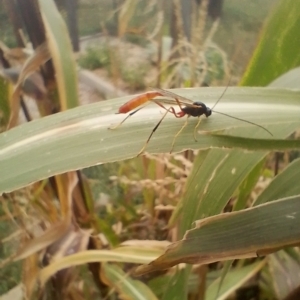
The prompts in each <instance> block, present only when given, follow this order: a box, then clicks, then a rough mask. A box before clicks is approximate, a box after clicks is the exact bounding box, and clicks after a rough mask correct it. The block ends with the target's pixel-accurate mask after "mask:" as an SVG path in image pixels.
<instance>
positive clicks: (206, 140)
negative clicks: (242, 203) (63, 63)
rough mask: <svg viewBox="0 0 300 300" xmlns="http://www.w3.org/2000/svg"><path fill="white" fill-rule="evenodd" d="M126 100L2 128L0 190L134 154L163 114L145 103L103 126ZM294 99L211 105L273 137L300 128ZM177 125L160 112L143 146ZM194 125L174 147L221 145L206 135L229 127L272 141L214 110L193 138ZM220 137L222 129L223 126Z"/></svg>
mask: <svg viewBox="0 0 300 300" xmlns="http://www.w3.org/2000/svg"><path fill="white" fill-rule="evenodd" d="M222 91H223V88H195V89H180V90H178V91H177V92H178V93H179V94H181V95H183V96H186V97H188V98H190V99H192V100H196V99H197V100H198V101H203V102H206V103H207V104H208V105H209V106H212V104H213V103H214V102H215V99H217V98H218V96H219V95H220V94H221V93H222ZM131 98H132V97H123V98H119V99H115V100H111V101H105V102H101V103H96V104H90V105H86V106H82V107H78V108H74V109H71V110H68V111H66V112H62V113H58V114H55V115H52V116H49V117H45V118H42V119H40V120H35V121H32V122H30V123H27V124H24V125H22V126H19V127H17V128H13V129H11V130H9V131H7V132H5V133H2V134H1V135H0V169H1V170H2V174H1V179H0V193H3V192H10V191H13V190H15V189H18V188H21V187H23V186H26V185H28V184H30V183H32V182H35V181H38V180H41V179H44V178H48V177H50V176H53V175H56V174H60V173H64V172H68V171H71V170H76V169H82V168H85V167H88V166H91V165H95V164H100V163H105V162H112V161H117V160H124V159H128V158H132V157H134V156H136V155H137V153H138V152H139V151H140V149H141V147H142V146H143V145H144V142H145V140H146V139H147V137H148V136H149V134H150V132H151V130H152V128H153V127H154V126H155V124H157V122H158V121H159V119H160V118H161V115H162V114H161V109H160V108H158V107H157V106H156V105H154V104H153V105H149V106H147V107H146V108H145V109H143V110H141V111H140V112H138V113H137V114H135V115H134V116H132V117H131V118H130V120H128V121H127V122H125V123H124V124H123V125H122V126H121V127H119V128H118V129H116V130H108V127H109V126H111V125H112V124H116V123H118V122H120V121H121V120H122V119H123V118H124V116H123V115H116V114H115V112H116V111H117V110H118V107H119V106H120V105H121V104H123V103H124V102H125V101H126V100H129V99H131ZM299 98H300V93H299V92H297V91H290V90H283V89H268V88H230V89H229V90H228V91H227V94H226V95H225V97H224V98H223V99H222V103H221V104H219V105H218V110H219V111H222V112H226V113H230V114H232V115H236V116H239V117H240V118H245V119H247V120H250V121H253V122H256V123H259V124H261V125H264V126H266V127H267V128H268V129H269V130H270V131H271V132H273V134H274V137H273V138H274V139H275V140H277V139H282V138H285V137H286V136H287V135H289V134H290V133H291V132H293V131H294V130H296V129H297V128H299V127H300V118H299V114H300V106H299ZM184 122H185V121H184V120H181V119H176V118H174V117H173V116H172V115H169V116H167V117H166V118H165V120H164V122H162V124H161V126H160V127H159V128H158V130H157V131H156V132H155V134H154V136H153V138H152V139H151V140H150V143H149V147H148V148H147V151H148V152H152V153H163V152H168V151H169V150H170V146H171V143H172V141H173V137H174V135H175V134H176V133H177V132H178V130H179V129H180V128H181V127H182V125H183V123H184ZM195 125H196V120H193V119H191V120H190V121H189V125H188V126H187V127H186V128H185V130H184V131H183V132H182V134H181V135H179V137H178V139H177V140H176V143H175V147H174V151H176V152H178V151H183V150H185V149H207V148H211V147H223V144H222V143H220V142H219V141H218V139H216V137H214V136H211V135H208V134H207V133H208V132H213V131H219V132H220V131H221V130H225V129H229V128H235V129H233V130H232V132H233V134H234V135H242V137H251V138H263V139H266V138H269V139H270V141H272V139H273V138H272V137H270V136H269V135H268V134H267V133H265V132H264V131H263V130H262V129H259V128H257V127H255V126H253V125H250V124H247V123H244V122H241V121H239V120H235V119H231V118H228V117H226V116H221V115H217V114H213V115H212V116H210V117H209V118H204V119H203V120H202V122H201V124H200V128H199V131H198V142H195V141H194V139H193V130H194V126H195ZM204 131H205V132H204ZM203 132H204V134H203ZM201 133H202V134H201ZM226 134H227V135H228V134H229V132H228V130H227V131H226ZM289 148H290V147H288V149H289ZM258 149H259V145H258Z"/></svg>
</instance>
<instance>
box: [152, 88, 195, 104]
mask: <svg viewBox="0 0 300 300" xmlns="http://www.w3.org/2000/svg"><path fill="white" fill-rule="evenodd" d="M151 89H152V90H154V91H157V92H158V93H160V94H161V95H162V96H166V97H169V98H173V99H174V100H173V99H159V100H160V101H161V102H163V103H165V104H170V105H174V104H175V105H178V103H177V101H176V100H175V99H177V100H178V101H179V102H180V104H182V105H185V106H194V105H193V103H194V102H193V101H192V100H190V99H188V98H185V97H183V96H180V95H178V94H175V93H172V92H170V91H167V90H163V89H160V88H151ZM156 100H158V99H156Z"/></svg>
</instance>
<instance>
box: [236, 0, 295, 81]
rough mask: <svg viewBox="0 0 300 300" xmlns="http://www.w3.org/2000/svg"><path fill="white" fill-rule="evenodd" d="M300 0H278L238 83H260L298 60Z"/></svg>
mask: <svg viewBox="0 0 300 300" xmlns="http://www.w3.org/2000/svg"><path fill="white" fill-rule="evenodd" d="M299 27H300V1H299V0H296V1H295V0H281V1H280V3H279V5H278V6H277V7H276V9H275V10H274V11H273V13H272V14H271V15H270V18H269V20H268V22H267V24H266V26H265V28H264V30H263V32H262V34H261V37H260V42H259V44H258V46H257V47H256V49H255V52H254V54H253V56H252V59H251V61H250V63H249V65H248V68H247V71H246V73H245V74H244V77H243V79H242V81H241V85H243V86H245V85H251V86H264V85H267V84H269V83H270V82H271V81H272V80H274V79H275V78H277V77H278V76H279V75H281V74H283V73H285V72H287V71H288V70H290V69H292V68H295V67H297V66H299V64H300V52H299V48H300V38H299Z"/></svg>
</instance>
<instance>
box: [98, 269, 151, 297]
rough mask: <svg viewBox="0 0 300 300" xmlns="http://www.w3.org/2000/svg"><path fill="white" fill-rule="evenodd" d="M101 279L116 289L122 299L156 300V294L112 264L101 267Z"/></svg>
mask: <svg viewBox="0 0 300 300" xmlns="http://www.w3.org/2000/svg"><path fill="white" fill-rule="evenodd" d="M101 279H102V281H104V282H105V283H106V284H107V285H108V286H110V287H111V288H113V289H116V290H117V292H118V293H119V297H120V299H130V300H156V299H157V298H156V296H155V295H154V293H153V292H152V291H151V290H150V289H149V288H148V286H147V285H146V284H144V283H143V282H141V281H139V280H134V279H132V278H130V277H129V275H127V274H126V273H124V271H123V270H122V269H121V268H120V267H118V266H116V265H112V264H107V263H104V264H102V266H101Z"/></svg>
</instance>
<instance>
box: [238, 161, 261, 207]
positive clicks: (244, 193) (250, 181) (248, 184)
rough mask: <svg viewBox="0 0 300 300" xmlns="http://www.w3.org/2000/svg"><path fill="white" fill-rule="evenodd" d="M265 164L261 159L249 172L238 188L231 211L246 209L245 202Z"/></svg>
mask: <svg viewBox="0 0 300 300" xmlns="http://www.w3.org/2000/svg"><path fill="white" fill-rule="evenodd" d="M264 163H265V160H264V159H262V160H261V161H260V162H259V163H258V164H256V166H255V167H254V168H253V169H252V170H251V172H250V173H249V175H248V176H247V177H246V179H245V180H244V182H243V183H242V184H241V185H240V187H239V196H238V199H237V200H236V202H235V204H234V208H233V210H240V209H244V208H245V207H247V200H248V197H249V195H250V193H251V191H252V189H253V188H254V187H255V185H256V183H257V180H258V178H259V176H260V175H261V169H262V167H263V165H264Z"/></svg>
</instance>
